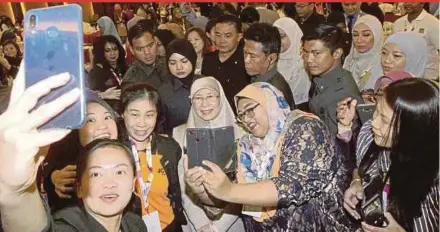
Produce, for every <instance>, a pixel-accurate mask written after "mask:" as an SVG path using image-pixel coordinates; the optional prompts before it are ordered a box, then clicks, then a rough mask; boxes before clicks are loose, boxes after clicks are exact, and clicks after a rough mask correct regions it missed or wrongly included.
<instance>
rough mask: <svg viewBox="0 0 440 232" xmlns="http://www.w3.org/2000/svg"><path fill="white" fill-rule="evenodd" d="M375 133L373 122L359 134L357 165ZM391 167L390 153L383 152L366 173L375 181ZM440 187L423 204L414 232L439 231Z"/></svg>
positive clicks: (415, 222) (434, 186) (436, 186)
mask: <svg viewBox="0 0 440 232" xmlns="http://www.w3.org/2000/svg"><path fill="white" fill-rule="evenodd" d="M373 140H374V139H373V133H372V126H371V120H369V121H367V122H366V123H365V124H364V125H363V126H362V128H361V130H360V132H359V137H358V140H357V145H356V164H357V166H359V164H360V162H361V161H362V158H363V157H364V155H365V154H366V152H367V150H368V148H369V147H370V145H371V143H372V142H373ZM390 165H391V159H390V156H389V152H387V151H382V152H381V154H379V158H378V160H376V161H374V162H373V164H371V166H370V167H369V168H368V170H367V171H366V173H367V174H369V175H370V178H369V179H370V180H373V179H374V178H375V177H376V176H377V175H379V174H381V173H386V172H387V171H388V168H389V167H390ZM439 198H440V193H439V186H438V185H437V184H436V185H433V186H432V188H431V190H430V192H429V194H428V196H427V197H426V199H425V201H424V202H423V203H422V216H420V217H418V218H415V219H414V224H413V228H412V231H414V232H431V231H439Z"/></svg>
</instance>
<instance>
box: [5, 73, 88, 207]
mask: <svg viewBox="0 0 440 232" xmlns="http://www.w3.org/2000/svg"><path fill="white" fill-rule="evenodd" d="M24 75H25V72H24V65H23V64H22V65H21V67H20V70H19V72H18V74H17V77H16V79H15V83H14V85H13V88H12V91H11V98H10V103H9V105H8V108H7V110H6V111H5V113H3V114H2V115H0V189H1V190H2V194H1V196H2V197H4V196H5V195H6V196H7V195H16V194H20V193H22V192H24V191H26V190H27V189H28V188H29V187H30V186H31V185H32V184H33V183H34V182H35V179H36V175H37V170H38V166H39V165H40V163H41V162H42V161H43V160H44V157H43V156H37V154H38V150H39V149H40V147H44V146H47V145H50V144H52V143H54V142H57V141H59V140H61V139H62V138H63V137H65V136H66V135H67V134H68V133H69V132H70V130H65V129H51V130H42V131H40V130H38V129H37V128H38V127H40V126H41V125H43V124H44V123H46V122H47V121H49V120H50V119H51V118H53V117H55V116H56V115H58V114H59V113H60V112H62V111H63V110H64V109H66V108H67V107H69V106H70V105H72V104H73V103H74V102H76V101H77V100H78V98H79V97H80V91H79V89H74V90H72V91H69V92H67V93H65V94H63V95H62V96H60V97H58V98H57V99H55V100H53V101H52V102H49V103H46V104H44V105H41V106H39V107H38V108H37V109H35V110H33V109H34V107H35V106H36V104H37V102H38V99H39V98H41V97H43V96H44V95H46V94H48V93H49V92H50V91H51V90H52V89H55V88H57V87H60V86H63V85H65V84H66V83H67V82H68V81H69V79H70V75H69V74H68V73H63V74H59V75H55V76H51V77H49V78H47V79H45V80H42V81H40V82H38V83H36V84H34V85H33V86H31V87H29V88H28V89H25V76H24ZM0 199H1V200H7V198H3V199H2V198H0Z"/></svg>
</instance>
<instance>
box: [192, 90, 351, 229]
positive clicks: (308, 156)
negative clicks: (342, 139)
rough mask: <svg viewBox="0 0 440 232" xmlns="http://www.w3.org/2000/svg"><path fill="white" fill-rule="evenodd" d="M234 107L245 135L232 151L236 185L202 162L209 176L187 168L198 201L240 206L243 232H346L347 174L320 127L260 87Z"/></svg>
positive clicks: (241, 95) (315, 120) (275, 93)
mask: <svg viewBox="0 0 440 232" xmlns="http://www.w3.org/2000/svg"><path fill="white" fill-rule="evenodd" d="M236 102H237V115H238V121H239V122H240V123H241V124H242V126H243V127H245V128H246V130H247V132H248V133H247V134H245V135H244V136H242V137H241V138H240V140H239V142H238V147H237V163H238V165H237V182H238V183H231V182H230V181H229V179H228V178H227V177H226V175H225V174H224V173H223V171H222V170H221V168H219V167H218V166H217V165H215V164H213V163H211V162H206V161H205V162H204V164H205V165H206V166H208V167H209V169H210V171H208V170H205V169H200V168H197V167H196V168H192V169H190V170H188V169H186V170H185V171H186V173H185V177H186V179H185V180H186V182H187V183H188V185H190V186H191V188H192V190H193V191H195V192H198V193H199V194H198V195H197V196H198V197H199V198H200V200H202V201H203V202H205V203H206V204H209V201H213V202H216V201H218V200H223V201H226V202H230V203H236V204H243V205H244V207H243V211H242V214H243V221H244V224H245V228H246V231H250V232H254V231H280V232H287V231H352V230H351V228H350V226H351V225H350V222H349V221H348V218H346V216H345V214H344V211H343V209H342V207H341V205H340V202H341V200H342V190H343V189H345V188H346V187H347V186H348V180H347V178H346V171H347V169H346V167H345V166H344V164H343V162H342V159H343V158H342V156H341V155H340V154H339V153H338V149H337V148H336V147H335V144H334V140H333V138H332V136H331V134H330V132H329V131H328V129H327V127H326V126H325V125H324V123H323V122H321V121H320V120H319V119H318V118H317V116H315V115H311V114H307V113H304V112H302V111H299V110H294V111H292V112H291V111H290V110H289V105H288V104H287V101H286V99H285V98H284V97H283V96H282V94H281V92H280V91H279V90H277V89H276V88H275V87H273V86H272V85H270V84H267V83H261V82H259V83H253V84H251V85H248V86H247V87H246V88H244V89H243V90H242V91H241V92H240V93H238V94H237V95H236ZM186 167H187V166H186ZM199 179H200V180H199ZM194 180H196V181H194ZM205 189H206V192H205V191H203V190H205ZM207 192H208V193H209V195H208V194H207ZM257 192H258V194H255V193H257Z"/></svg>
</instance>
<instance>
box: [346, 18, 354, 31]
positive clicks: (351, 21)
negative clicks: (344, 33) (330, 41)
mask: <svg viewBox="0 0 440 232" xmlns="http://www.w3.org/2000/svg"><path fill="white" fill-rule="evenodd" d="M347 18H348V25H347V26H348V33H351V29H352V28H353V21H354V15H349V16H347Z"/></svg>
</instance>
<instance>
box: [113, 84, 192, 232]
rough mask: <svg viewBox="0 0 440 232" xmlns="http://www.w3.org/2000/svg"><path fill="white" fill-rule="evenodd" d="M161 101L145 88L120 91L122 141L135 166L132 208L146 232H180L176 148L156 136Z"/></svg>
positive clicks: (135, 86) (133, 86) (182, 218)
mask: <svg viewBox="0 0 440 232" xmlns="http://www.w3.org/2000/svg"><path fill="white" fill-rule="evenodd" d="M160 105H161V103H160V97H159V93H158V92H157V90H155V89H154V88H152V87H151V86H149V85H147V84H131V85H128V86H126V87H124V89H123V90H122V97H121V112H120V113H121V115H123V119H124V123H125V133H124V135H123V138H122V139H123V141H124V142H125V143H127V145H129V146H130V147H131V150H132V153H133V156H134V160H135V162H136V170H135V171H136V172H137V178H136V193H137V196H139V198H140V200H139V201H136V204H135V208H136V209H137V211H139V212H141V216H142V217H143V218H144V220H145V221H148V222H149V223H147V224H146V226H147V227H148V230H149V231H158V230H159V231H160V230H162V231H166V232H168V231H169V232H171V231H180V230H181V225H182V224H185V223H186V221H185V216H184V215H183V210H182V203H181V202H182V198H181V191H180V184H179V178H178V172H177V163H178V161H179V160H180V157H181V149H180V147H179V145H178V144H177V143H176V141H174V140H173V139H171V138H167V137H165V136H162V135H159V134H156V133H155V132H154V131H155V127H156V122H157V119H158V118H161V117H160V116H161V111H160Z"/></svg>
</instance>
